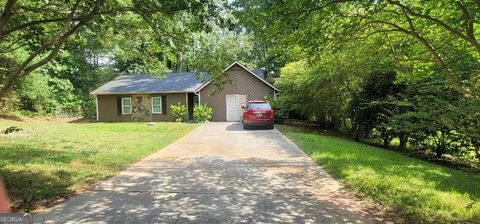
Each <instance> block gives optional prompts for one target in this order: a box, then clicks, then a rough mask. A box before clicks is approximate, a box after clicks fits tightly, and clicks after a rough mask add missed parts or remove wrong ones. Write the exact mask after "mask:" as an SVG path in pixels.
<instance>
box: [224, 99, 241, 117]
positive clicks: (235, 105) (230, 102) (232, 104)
mask: <svg viewBox="0 0 480 224" xmlns="http://www.w3.org/2000/svg"><path fill="white" fill-rule="evenodd" d="M226 97H227V121H240V113H239V107H240V106H239V98H238V95H226Z"/></svg>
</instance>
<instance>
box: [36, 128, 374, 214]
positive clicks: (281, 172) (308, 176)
mask: <svg viewBox="0 0 480 224" xmlns="http://www.w3.org/2000/svg"><path fill="white" fill-rule="evenodd" d="M375 211H378V210H377V209H375V206H373V205H372V204H371V203H369V202H365V201H362V200H361V199H359V198H357V197H354V196H353V195H352V194H350V193H348V192H346V191H345V190H343V188H342V186H341V184H339V183H338V182H337V181H335V180H334V179H332V178H331V177H330V176H329V175H328V174H326V173H325V171H324V170H323V169H322V168H320V167H319V166H317V165H316V164H315V163H314V162H313V161H312V160H310V159H309V158H308V157H307V155H305V154H304V153H303V152H302V151H301V150H300V149H299V148H298V147H297V146H295V145H294V144H293V143H292V142H291V141H290V140H288V139H287V138H286V137H285V136H283V135H282V134H281V133H280V132H279V131H277V130H249V131H244V130H243V129H242V126H241V124H240V123H227V122H225V123H208V124H205V125H203V126H201V127H199V128H197V129H196V130H194V131H193V132H192V133H190V134H188V135H187V136H185V137H183V138H182V139H180V140H178V141H176V142H175V143H173V144H171V145H169V146H168V147H166V148H164V149H163V150H160V151H159V152H157V153H155V154H153V155H151V156H149V157H147V158H145V159H143V160H142V161H140V162H138V163H136V164H134V165H133V166H131V167H130V168H128V169H127V170H125V171H124V172H121V173H120V174H119V175H117V176H115V177H113V178H110V179H108V180H106V181H104V182H102V183H101V184H99V185H98V186H96V187H95V188H94V189H93V190H92V191H90V192H87V193H85V194H82V195H80V196H77V197H74V198H72V199H70V200H68V201H66V202H65V203H63V204H60V205H57V206H55V207H53V208H51V209H48V210H46V211H44V212H41V213H39V214H36V215H35V216H34V219H35V221H36V222H41V221H46V222H52V221H53V222H54V223H88V222H91V223H251V222H266V223H272V222H280V223H372V222H379V221H380V222H381V221H382V219H381V212H375ZM374 213H378V214H374Z"/></svg>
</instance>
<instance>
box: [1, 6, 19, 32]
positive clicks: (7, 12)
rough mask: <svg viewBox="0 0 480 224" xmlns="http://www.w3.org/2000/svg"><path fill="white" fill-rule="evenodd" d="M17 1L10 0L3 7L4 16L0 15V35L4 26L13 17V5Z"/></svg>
mask: <svg viewBox="0 0 480 224" xmlns="http://www.w3.org/2000/svg"><path fill="white" fill-rule="evenodd" d="M16 3H17V1H16V0H8V1H7V4H5V8H4V9H3V12H2V16H1V17H0V35H2V32H3V28H4V27H5V25H6V24H7V22H8V20H9V19H10V17H12V11H13V7H14V6H15V4H16Z"/></svg>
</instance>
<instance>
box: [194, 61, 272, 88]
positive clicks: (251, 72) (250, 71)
mask: <svg viewBox="0 0 480 224" xmlns="http://www.w3.org/2000/svg"><path fill="white" fill-rule="evenodd" d="M235 65H238V66H240V67H241V68H242V69H244V70H245V71H247V73H248V74H250V75H252V76H254V77H255V78H257V79H258V80H260V81H262V82H263V83H265V84H267V85H268V86H269V87H271V88H272V89H274V90H275V91H277V92H280V90H279V89H278V88H277V87H275V86H274V85H272V84H270V83H269V82H267V81H266V80H265V79H263V78H262V77H260V75H258V74H256V73H255V72H253V71H252V70H250V69H248V68H247V67H245V66H244V65H242V64H241V63H240V62H238V61H235V62H233V63H232V64H230V65H229V66H228V67H227V68H226V69H224V70H223V72H222V73H225V72H226V71H228V70H229V69H231V68H232V67H233V66H235ZM210 83H211V80H210V81H208V82H206V83H205V84H203V85H201V86H200V87H199V88H198V89H197V90H196V91H195V92H198V91H200V90H201V89H203V88H204V87H205V86H207V85H208V84H210Z"/></svg>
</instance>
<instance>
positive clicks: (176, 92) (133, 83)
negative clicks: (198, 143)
mask: <svg viewBox="0 0 480 224" xmlns="http://www.w3.org/2000/svg"><path fill="white" fill-rule="evenodd" d="M223 74H224V75H227V76H228V78H229V79H230V80H231V82H230V84H227V85H225V86H223V88H222V89H221V90H220V91H219V89H217V86H216V85H214V84H213V83H212V81H211V79H210V76H209V75H208V74H207V73H201V74H200V75H197V74H195V73H193V72H176V73H167V74H165V77H164V78H156V77H153V76H151V75H145V74H133V75H124V76H119V77H117V78H115V79H114V80H112V81H110V82H108V83H106V84H104V85H103V86H100V87H99V88H98V89H96V90H94V91H92V92H91V94H92V95H94V96H95V97H96V103H97V120H98V121H160V120H172V118H171V116H170V111H169V110H170V105H171V104H178V103H180V104H183V105H186V106H187V111H188V117H189V119H192V118H193V107H194V105H196V104H198V103H202V104H207V105H208V106H210V107H212V109H213V114H212V120H213V121H241V120H242V114H243V113H242V106H245V104H246V102H247V101H248V100H262V99H265V98H268V99H275V98H276V95H277V93H278V92H279V90H278V89H277V88H276V87H275V86H273V85H272V84H270V83H269V82H267V80H266V79H265V78H266V77H265V76H266V74H265V72H264V71H263V70H254V71H252V70H250V69H248V68H247V67H245V66H244V65H242V64H241V63H239V62H234V63H232V64H231V65H230V66H228V67H227V68H226V69H225V70H224V72H223ZM214 90H217V91H214ZM213 92H216V93H215V94H211V93H213Z"/></svg>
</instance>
